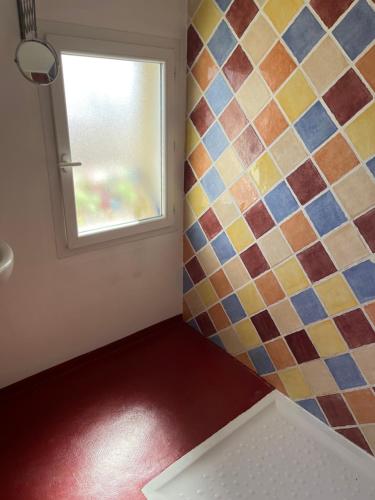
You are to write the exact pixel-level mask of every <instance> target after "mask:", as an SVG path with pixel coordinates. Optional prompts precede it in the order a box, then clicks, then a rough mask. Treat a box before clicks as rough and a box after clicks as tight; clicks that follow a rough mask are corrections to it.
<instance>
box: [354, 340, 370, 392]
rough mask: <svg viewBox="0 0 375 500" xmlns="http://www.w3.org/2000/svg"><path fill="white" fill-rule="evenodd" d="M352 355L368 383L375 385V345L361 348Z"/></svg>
mask: <svg viewBox="0 0 375 500" xmlns="http://www.w3.org/2000/svg"><path fill="white" fill-rule="evenodd" d="M352 355H353V358H354V359H355V361H356V363H357V365H358V366H359V368H360V370H361V372H362V373H363V375H364V376H365V377H366V380H367V382H368V383H369V384H371V385H375V344H370V345H366V346H363V347H360V348H359V349H356V350H355V351H353V353H352Z"/></svg>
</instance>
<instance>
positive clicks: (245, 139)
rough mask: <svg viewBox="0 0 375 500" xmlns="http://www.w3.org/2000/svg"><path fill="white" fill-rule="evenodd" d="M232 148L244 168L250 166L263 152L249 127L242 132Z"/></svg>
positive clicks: (256, 137)
mask: <svg viewBox="0 0 375 500" xmlns="http://www.w3.org/2000/svg"><path fill="white" fill-rule="evenodd" d="M234 147H235V149H236V151H237V154H238V156H239V157H240V159H241V161H242V163H243V164H244V166H245V167H248V166H249V165H251V163H253V161H255V160H256V159H257V158H258V157H259V156H260V155H261V154H262V152H263V151H264V146H263V144H262V142H261V141H260V139H259V137H258V136H257V134H256V132H255V130H254V129H253V127H252V126H251V125H249V126H248V127H247V128H246V129H245V130H244V131H243V132H242V134H241V135H240V137H239V138H238V139H237V140H236V142H235V143H234Z"/></svg>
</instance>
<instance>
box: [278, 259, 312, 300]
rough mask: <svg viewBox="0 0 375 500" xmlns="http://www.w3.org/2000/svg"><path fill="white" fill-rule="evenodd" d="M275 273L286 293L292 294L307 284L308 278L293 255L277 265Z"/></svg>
mask: <svg viewBox="0 0 375 500" xmlns="http://www.w3.org/2000/svg"><path fill="white" fill-rule="evenodd" d="M275 274H276V276H277V277H278V279H279V281H280V283H281V285H282V286H283V287H284V290H285V291H286V293H287V294H288V295H293V294H295V293H297V292H299V291H300V290H303V289H304V288H306V287H308V286H309V280H308V279H307V277H306V275H305V273H304V271H303V269H302V267H301V264H300V263H299V262H298V260H297V259H296V258H295V257H292V258H291V259H289V260H287V261H286V262H284V264H281V266H279V267H277V268H276V269H275Z"/></svg>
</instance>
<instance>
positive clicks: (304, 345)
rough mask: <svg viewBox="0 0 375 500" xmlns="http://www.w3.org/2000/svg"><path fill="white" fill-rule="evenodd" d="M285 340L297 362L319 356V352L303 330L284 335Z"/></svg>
mask: <svg viewBox="0 0 375 500" xmlns="http://www.w3.org/2000/svg"><path fill="white" fill-rule="evenodd" d="M285 340H286V342H287V344H288V346H289V348H290V350H291V351H292V353H293V354H294V357H295V358H296V360H297V362H298V363H304V362H305V361H311V360H313V359H317V358H319V354H318V353H317V352H316V349H315V347H314V345H313V343H312V342H311V340H310V339H309V337H308V336H307V333H306V332H305V330H301V331H299V332H294V333H291V334H290V335H287V336H286V337H285Z"/></svg>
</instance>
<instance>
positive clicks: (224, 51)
mask: <svg viewBox="0 0 375 500" xmlns="http://www.w3.org/2000/svg"><path fill="white" fill-rule="evenodd" d="M236 43H237V42H236V39H235V37H234V35H233V33H232V31H231V29H230V28H229V26H228V25H227V23H226V22H225V21H224V20H223V21H221V23H220V24H219V26H218V27H217V29H216V31H215V33H214V34H213V36H212V38H211V40H210V41H209V42H208V47H209V49H210V51H211V52H212V55H213V56H214V58H215V59H216V61H217V63H218V65H219V66H222V65H223V63H224V61H225V60H226V58H227V57H228V56H229V54H230V53H231V52H232V50H233V49H234V47H235V46H236Z"/></svg>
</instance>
